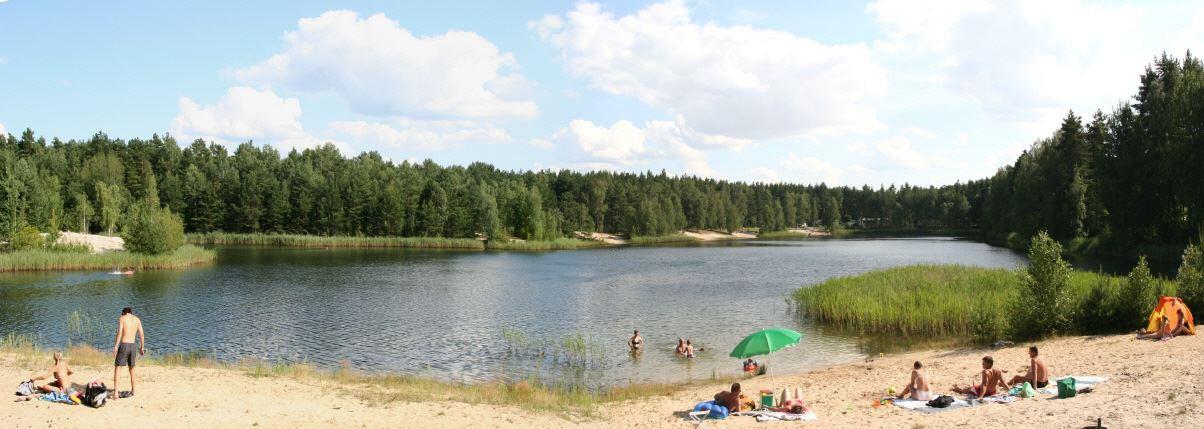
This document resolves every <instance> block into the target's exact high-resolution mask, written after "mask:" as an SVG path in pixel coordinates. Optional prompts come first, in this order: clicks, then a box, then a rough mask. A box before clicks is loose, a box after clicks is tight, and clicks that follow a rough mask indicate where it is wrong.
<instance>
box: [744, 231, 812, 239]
mask: <svg viewBox="0 0 1204 429" xmlns="http://www.w3.org/2000/svg"><path fill="white" fill-rule="evenodd" d="M810 237H811V234H810V233H808V232H802V231H767V232H762V233H761V234H759V235H757V238H770V239H777V238H810Z"/></svg>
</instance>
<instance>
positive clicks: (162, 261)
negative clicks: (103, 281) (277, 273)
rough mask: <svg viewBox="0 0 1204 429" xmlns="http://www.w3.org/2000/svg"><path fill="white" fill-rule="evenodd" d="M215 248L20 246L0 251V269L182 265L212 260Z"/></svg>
mask: <svg viewBox="0 0 1204 429" xmlns="http://www.w3.org/2000/svg"><path fill="white" fill-rule="evenodd" d="M216 258H217V252H215V251H213V250H210V249H204V248H200V247H197V246H193V245H189V244H185V245H183V246H181V247H180V248H179V249H176V250H175V251H173V252H171V253H167V254H163V255H143V254H139V253H130V252H126V251H119V252H118V251H113V252H104V253H87V252H71V251H53V250H23V251H18V252H11V253H0V273H17V272H45V271H96V270H112V269H114V268H129V269H133V270H136V271H144V270H171V269H183V268H188V267H193V266H198V265H204V264H208V263H211V262H213V260H214V259H216Z"/></svg>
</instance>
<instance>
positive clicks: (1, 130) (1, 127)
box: [0, 123, 8, 136]
mask: <svg viewBox="0 0 1204 429" xmlns="http://www.w3.org/2000/svg"><path fill="white" fill-rule="evenodd" d="M6 134H8V130H6V129H4V123H0V136H3V135H6Z"/></svg>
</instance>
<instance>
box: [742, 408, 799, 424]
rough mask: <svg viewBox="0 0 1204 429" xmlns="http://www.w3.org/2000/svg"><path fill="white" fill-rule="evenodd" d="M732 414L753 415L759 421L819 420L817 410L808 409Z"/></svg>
mask: <svg viewBox="0 0 1204 429" xmlns="http://www.w3.org/2000/svg"><path fill="white" fill-rule="evenodd" d="M732 415H733V416H751V417H754V418H756V419H757V421H758V422H809V421H814V420H819V416H818V415H816V414H815V411H808V412H805V413H802V414H792V413H780V412H777V411H769V410H754V411H741V412H738V413H732Z"/></svg>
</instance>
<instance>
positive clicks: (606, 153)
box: [552, 119, 647, 165]
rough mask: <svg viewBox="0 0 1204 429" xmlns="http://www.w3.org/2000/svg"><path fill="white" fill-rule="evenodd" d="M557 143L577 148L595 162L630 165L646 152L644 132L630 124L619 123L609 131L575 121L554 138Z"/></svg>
mask: <svg viewBox="0 0 1204 429" xmlns="http://www.w3.org/2000/svg"><path fill="white" fill-rule="evenodd" d="M552 139H554V140H561V141H569V142H571V143H573V144H575V145H576V146H577V147H578V148H580V149H581V151H582V152H584V153H585V154H586V155H588V156H589V157H590V158H592V159H596V160H601V161H604V162H617V163H619V164H624V165H631V164H635V163H636V162H637V161H638V160H639V158H638V157H639V156H640V155H642V154H643V153H644V151H645V150H647V149H646V148H645V147H644V132H643V130H641V129H639V128H637V127H636V126H635V124H632V123H631V122H630V121H618V122H615V124H614V125H612V126H610V127H605V126H598V125H594V123H593V122H590V121H586V120H583V119H574V120H573V121H572V122H569V125H568V127H565V128H563V129H561V130H560V131H558V132H557V133H556V134H555V135H553V136H552Z"/></svg>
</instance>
